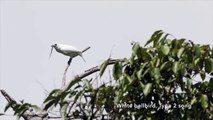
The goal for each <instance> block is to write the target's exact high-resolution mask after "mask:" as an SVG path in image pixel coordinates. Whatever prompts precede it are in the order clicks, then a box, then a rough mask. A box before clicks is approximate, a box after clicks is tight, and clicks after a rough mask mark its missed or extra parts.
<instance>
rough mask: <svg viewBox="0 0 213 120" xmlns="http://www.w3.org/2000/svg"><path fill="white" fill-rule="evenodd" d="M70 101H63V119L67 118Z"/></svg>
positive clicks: (61, 108)
mask: <svg viewBox="0 0 213 120" xmlns="http://www.w3.org/2000/svg"><path fill="white" fill-rule="evenodd" d="M68 105H69V103H68V102H66V101H65V102H63V103H62V104H61V105H60V114H61V118H62V120H67V108H68Z"/></svg>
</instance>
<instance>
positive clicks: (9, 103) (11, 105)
mask: <svg viewBox="0 0 213 120" xmlns="http://www.w3.org/2000/svg"><path fill="white" fill-rule="evenodd" d="M16 104H17V103H16V102H15V101H10V102H8V103H7V105H6V107H5V109H4V112H6V111H7V110H8V108H10V107H14V106H16Z"/></svg>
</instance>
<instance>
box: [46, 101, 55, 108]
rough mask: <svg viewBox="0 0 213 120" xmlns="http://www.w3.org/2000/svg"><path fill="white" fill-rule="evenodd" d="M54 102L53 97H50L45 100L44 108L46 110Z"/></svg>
mask: <svg viewBox="0 0 213 120" xmlns="http://www.w3.org/2000/svg"><path fill="white" fill-rule="evenodd" d="M54 104H55V100H54V99H51V100H49V101H48V102H45V106H44V110H48V109H49V108H50V107H51V106H52V105H54Z"/></svg>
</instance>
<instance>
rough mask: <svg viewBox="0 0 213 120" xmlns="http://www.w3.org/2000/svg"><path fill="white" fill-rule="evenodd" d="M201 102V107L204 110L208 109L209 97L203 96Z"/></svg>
mask: <svg viewBox="0 0 213 120" xmlns="http://www.w3.org/2000/svg"><path fill="white" fill-rule="evenodd" d="M200 100H201V106H202V107H203V108H204V109H206V108H207V107H208V97H207V95H205V94H202V95H201V98H200Z"/></svg>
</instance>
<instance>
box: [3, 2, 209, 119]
mask: <svg viewBox="0 0 213 120" xmlns="http://www.w3.org/2000/svg"><path fill="white" fill-rule="evenodd" d="M159 29H162V30H164V31H165V32H168V33H171V34H173V35H174V36H175V37H177V38H180V37H181V38H187V39H190V40H192V41H194V42H195V43H201V44H212V42H213V1H210V0H209V1H207V0H194V1H189V0H172V1H167V0H165V1H163V0H160V1H157V0H156V1H155V0H150V1H148V0H147V1H139V0H138V1H137V0H135V1H130V0H129V1H127V0H126V1H121V0H117V1H104V0H102V1H96V0H93V1H83V0H81V1H77V0H76V1H68V0H63V1H60V0H52V1H51V0H44V1H42V0H38V1H36V0H29V1H27V0H0V89H4V90H6V91H7V92H8V93H9V94H10V95H11V96H13V97H14V98H15V99H16V100H22V99H24V100H25V102H30V103H33V104H37V105H41V104H42V101H43V100H44V98H45V94H44V90H43V88H42V85H43V87H44V88H46V89H47V90H49V91H50V90H52V89H54V88H59V87H60V86H61V80H62V75H63V72H64V69H65V67H66V64H67V61H68V57H65V56H63V55H61V54H58V53H57V52H55V51H54V52H53V55H52V58H51V59H50V60H49V59H48V57H49V53H50V45H51V44H54V43H65V44H70V45H74V46H76V47H78V48H79V49H84V48H86V47H88V46H91V49H90V50H88V51H87V52H85V54H84V58H85V59H86V63H85V62H84V61H83V60H82V59H81V58H80V57H77V58H75V59H73V62H72V64H71V67H70V68H69V71H68V74H67V77H68V78H72V77H73V76H74V75H76V74H78V73H82V72H83V71H84V70H86V69H88V68H90V67H93V66H95V65H98V64H100V63H101V62H102V61H103V60H105V59H107V58H108V57H109V56H110V51H111V50H112V58H123V57H129V56H130V54H131V45H130V43H131V42H132V41H139V42H140V43H141V44H142V45H144V43H145V42H146V41H147V40H148V38H149V37H150V36H151V34H152V33H153V32H154V31H156V30H159ZM41 84H42V85H41ZM5 104H6V100H5V99H4V98H3V97H2V95H0V113H2V112H3V110H4V107H5ZM8 114H12V113H10V112H9V113H8ZM2 119H5V118H4V117H0V120H2Z"/></svg>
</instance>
